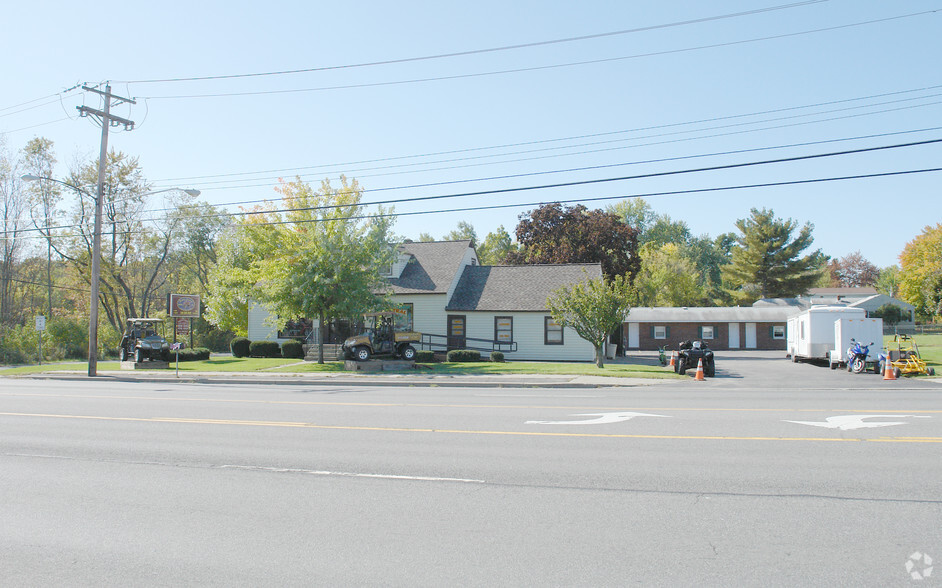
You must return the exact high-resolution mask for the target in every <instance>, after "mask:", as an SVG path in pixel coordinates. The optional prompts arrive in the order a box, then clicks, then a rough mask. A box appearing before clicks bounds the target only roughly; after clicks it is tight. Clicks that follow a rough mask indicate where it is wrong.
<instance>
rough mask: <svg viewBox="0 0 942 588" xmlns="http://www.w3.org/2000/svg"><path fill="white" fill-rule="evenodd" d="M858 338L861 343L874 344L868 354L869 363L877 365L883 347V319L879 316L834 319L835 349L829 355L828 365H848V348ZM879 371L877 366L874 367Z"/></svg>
mask: <svg viewBox="0 0 942 588" xmlns="http://www.w3.org/2000/svg"><path fill="white" fill-rule="evenodd" d="M852 340H856V341H857V342H858V343H860V344H861V345H870V344H874V345H875V346H876V347H873V348H871V349H870V353H869V354H868V355H867V363H868V364H871V367H872V366H875V365H876V363H877V356H878V355H879V353H880V349H881V348H882V347H883V319H878V318H841V319H837V320H836V321H834V345H835V346H836V347H835V348H834V349H831V352H830V353H829V355H828V365H830V367H831V369H836V368H837V367H838V366H841V365H847V364H848V363H849V362H850V360H851V358H849V357H848V356H847V349H848V348H850V346H851V345H852V343H851V341H852ZM874 371H877V368H874Z"/></svg>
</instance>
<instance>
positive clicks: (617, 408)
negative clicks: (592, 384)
mask: <svg viewBox="0 0 942 588" xmlns="http://www.w3.org/2000/svg"><path fill="white" fill-rule="evenodd" d="M0 396H16V397H39V398H72V399H77V400H83V399H90V400H153V401H164V402H166V401H171V402H209V403H231V404H283V405H301V406H362V407H399V408H407V407H411V408H487V409H491V408H496V409H514V410H516V409H522V410H557V409H558V410H605V411H630V410H659V411H675V412H854V413H890V414H942V410H895V409H893V410H889V409H882V408H874V409H863V408H718V407H702V408H698V407H657V406H577V405H540V404H455V403H423V402H338V401H315V400H254V399H239V398H191V397H180V396H109V395H102V394H88V395H84V394H83V395H79V394H47V393H23V392H0Z"/></svg>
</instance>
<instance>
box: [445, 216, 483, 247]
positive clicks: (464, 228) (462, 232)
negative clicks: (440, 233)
mask: <svg viewBox="0 0 942 588" xmlns="http://www.w3.org/2000/svg"><path fill="white" fill-rule="evenodd" d="M465 239H470V240H471V244H472V245H474V244H476V243H477V242H478V234H477V233H476V232H475V230H474V227H473V226H471V223H469V222H466V221H458V226H457V227H455V229H454V230H453V231H449V232H447V233H445V236H444V237H442V241H464V240H465Z"/></svg>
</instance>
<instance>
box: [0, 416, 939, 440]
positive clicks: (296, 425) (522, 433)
mask: <svg viewBox="0 0 942 588" xmlns="http://www.w3.org/2000/svg"><path fill="white" fill-rule="evenodd" d="M0 416H12V417H37V418H57V419H80V420H98V421H122V422H144V423H182V424H202V425H236V426H249V427H290V428H304V429H324V430H340V431H381V432H401V433H444V434H453V435H507V436H520V437H581V438H605V439H672V440H703V441H819V442H820V441H823V442H861V441H870V442H874V443H942V437H880V438H874V439H866V438H848V437H841V438H829V437H743V436H729V435H723V436H716V435H634V434H621V433H554V432H546V431H486V430H483V431H480V430H473V429H432V428H415V427H364V426H354V425H317V424H314V423H305V422H291V421H244V420H228V419H191V418H174V417H149V418H143V417H108V416H95V415H71V414H42V413H21V412H0Z"/></svg>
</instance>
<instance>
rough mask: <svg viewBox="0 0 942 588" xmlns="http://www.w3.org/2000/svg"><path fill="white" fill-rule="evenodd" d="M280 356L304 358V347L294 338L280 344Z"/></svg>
mask: <svg viewBox="0 0 942 588" xmlns="http://www.w3.org/2000/svg"><path fill="white" fill-rule="evenodd" d="M281 356H282V357H284V358H285V359H304V347H302V346H301V342H300V341H298V340H296V339H291V340H290V341H285V342H284V343H282V344H281Z"/></svg>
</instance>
